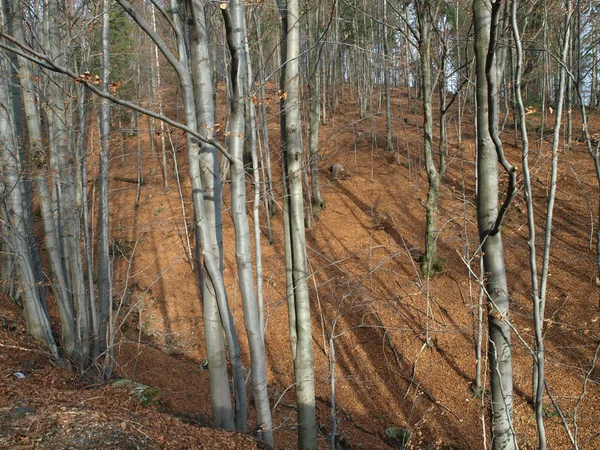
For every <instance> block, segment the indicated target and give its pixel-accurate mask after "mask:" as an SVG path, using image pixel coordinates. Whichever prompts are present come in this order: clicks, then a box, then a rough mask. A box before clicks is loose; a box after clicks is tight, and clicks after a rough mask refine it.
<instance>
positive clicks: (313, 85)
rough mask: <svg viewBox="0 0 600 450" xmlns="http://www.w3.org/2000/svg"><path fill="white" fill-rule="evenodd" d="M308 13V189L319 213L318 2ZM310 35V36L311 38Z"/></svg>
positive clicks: (320, 45)
mask: <svg viewBox="0 0 600 450" xmlns="http://www.w3.org/2000/svg"><path fill="white" fill-rule="evenodd" d="M309 8H310V11H309V14H308V25H307V29H308V35H309V38H308V43H309V47H310V48H311V50H310V54H309V71H310V72H309V75H308V89H309V91H310V110H309V122H310V136H309V150H310V163H309V164H310V189H311V200H312V206H313V213H314V214H315V215H318V214H319V211H321V210H322V209H325V199H324V198H323V195H322V194H321V186H320V183H319V125H320V124H321V118H320V110H321V79H320V76H321V52H322V50H323V43H322V38H321V31H320V30H321V20H320V15H319V11H320V7H319V5H318V4H314V5H311V6H309ZM311 37H312V38H311Z"/></svg>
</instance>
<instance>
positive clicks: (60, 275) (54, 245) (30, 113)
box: [12, 0, 79, 361]
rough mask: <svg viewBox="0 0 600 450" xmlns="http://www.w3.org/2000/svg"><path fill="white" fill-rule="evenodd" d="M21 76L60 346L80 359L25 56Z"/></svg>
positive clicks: (18, 31) (16, 23)
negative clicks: (59, 328)
mask: <svg viewBox="0 0 600 450" xmlns="http://www.w3.org/2000/svg"><path fill="white" fill-rule="evenodd" d="M12 11H14V12H13V13H12V14H13V16H12V17H13V35H14V37H15V39H17V40H19V41H21V42H25V33H24V30H23V13H22V8H21V5H20V4H19V1H18V0H13V9H12ZM18 67H19V80H20V85H21V92H22V96H23V112H24V114H25V119H26V124H27V138H28V142H27V143H26V144H27V145H26V148H27V150H28V159H29V161H31V164H33V165H34V167H32V168H31V169H32V173H33V179H34V182H35V185H36V189H37V193H38V199H39V206H40V212H41V217H42V222H43V224H44V241H45V244H46V252H47V254H48V260H49V265H50V271H51V274H52V290H53V292H54V296H55V298H56V301H57V304H58V310H59V313H60V318H61V335H62V336H61V337H62V339H61V347H62V349H63V350H64V352H65V354H66V355H67V357H68V358H69V359H71V360H74V361H76V360H78V359H79V357H78V354H77V351H78V348H77V339H76V331H75V312H74V310H73V305H72V303H71V297H70V295H69V292H68V291H67V289H66V286H67V282H66V277H65V274H64V270H63V266H62V261H61V256H60V244H59V241H58V233H57V231H56V224H55V222H54V216H53V213H52V199H51V197H50V186H49V185H48V179H47V177H46V173H47V171H48V168H47V167H46V158H45V149H44V146H43V135H42V123H41V117H40V113H39V110H38V104H37V101H36V98H35V91H36V86H35V82H34V74H33V68H32V63H31V61H29V60H28V59H26V58H23V57H18Z"/></svg>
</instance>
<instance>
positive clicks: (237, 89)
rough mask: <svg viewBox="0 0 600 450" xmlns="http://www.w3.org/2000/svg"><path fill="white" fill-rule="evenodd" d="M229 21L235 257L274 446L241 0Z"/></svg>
mask: <svg viewBox="0 0 600 450" xmlns="http://www.w3.org/2000/svg"><path fill="white" fill-rule="evenodd" d="M221 9H222V11H223V17H224V20H225V31H226V33H227V43H228V46H229V51H230V53H231V87H232V94H233V95H232V97H231V122H230V130H231V140H230V151H231V157H232V160H233V161H232V163H231V211H232V216H233V224H234V227H235V235H236V236H235V248H236V251H235V254H236V261H237V269H238V277H239V283H240V291H241V294H242V304H243V308H244V323H245V325H246V334H247V337H248V346H249V347H250V362H251V377H252V392H253V394H254V404H255V406H256V421H257V424H258V427H257V428H258V430H259V433H261V437H262V438H263V439H264V441H265V442H267V443H268V444H269V445H273V427H272V424H271V409H270V407H269V396H268V393H267V371H266V362H265V349H264V341H263V336H262V332H261V329H260V323H259V317H258V307H257V303H256V295H255V290H254V279H253V273H252V258H251V250H250V227H249V225H248V217H247V215H246V178H245V171H244V162H243V152H244V140H245V132H246V130H245V114H244V100H243V97H244V74H245V69H246V58H248V57H249V55H247V54H246V51H245V47H244V44H243V37H244V36H245V34H246V33H245V31H246V24H245V19H244V6H243V3H242V1H241V0H233V1H232V2H231V5H230V12H229V10H228V9H227V7H226V6H225V5H222V6H221Z"/></svg>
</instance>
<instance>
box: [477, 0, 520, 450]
mask: <svg viewBox="0 0 600 450" xmlns="http://www.w3.org/2000/svg"><path fill="white" fill-rule="evenodd" d="M494 7H499V5H495V6H494ZM491 18H492V4H491V3H490V1H489V0H474V2H473V20H474V27H475V58H476V59H475V74H476V92H477V94H476V95H477V110H476V114H477V179H478V183H479V185H478V195H477V222H478V227H479V237H480V240H481V246H482V254H483V265H484V271H485V274H486V279H485V289H486V292H487V295H488V299H487V300H488V327H489V340H490V342H489V368H490V390H491V409H492V435H493V438H492V448H493V449H494V450H500V449H503V450H504V449H515V448H516V436H515V432H514V429H513V420H512V418H513V380H512V349H511V344H510V327H509V325H508V322H507V320H508V312H509V308H508V286H507V281H506V269H505V265H504V248H503V245H502V236H501V233H500V229H499V227H498V226H497V223H496V222H497V219H498V215H499V214H498V213H499V201H498V194H499V192H498V155H497V153H496V147H495V145H494V142H493V141H492V137H491V134H490V126H493V124H490V117H489V116H488V113H489V107H490V105H489V97H488V89H489V87H488V83H489V80H488V76H491V77H496V79H499V78H500V77H499V76H498V75H499V74H500V73H501V68H500V67H498V65H497V60H494V61H493V62H491V64H486V63H487V62H488V58H491V57H493V55H490V48H489V44H490V34H491ZM486 65H487V66H489V67H487V69H488V70H487V71H486ZM492 101H496V102H497V101H498V99H497V97H496V98H493V99H492Z"/></svg>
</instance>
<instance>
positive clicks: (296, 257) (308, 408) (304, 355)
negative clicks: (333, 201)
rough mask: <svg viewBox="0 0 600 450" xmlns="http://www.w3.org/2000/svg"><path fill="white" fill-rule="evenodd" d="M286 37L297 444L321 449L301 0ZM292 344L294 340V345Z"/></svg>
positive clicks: (292, 4)
mask: <svg viewBox="0 0 600 450" xmlns="http://www.w3.org/2000/svg"><path fill="white" fill-rule="evenodd" d="M285 13H286V17H287V35H286V41H285V43H286V52H287V55H286V56H287V59H285V60H284V61H285V92H286V94H287V96H286V98H285V105H284V106H285V134H286V140H285V142H282V145H283V146H284V149H285V150H284V151H285V153H284V164H285V172H284V178H285V179H284V183H286V184H287V192H288V195H289V200H288V202H289V209H288V211H287V212H288V214H289V231H290V233H289V240H290V242H289V246H288V250H291V264H292V267H291V269H292V270H291V272H292V279H293V280H292V281H293V292H292V297H293V309H294V322H292V321H291V322H290V327H292V326H294V327H295V329H296V333H295V334H296V336H297V343H296V345H295V349H292V354H295V358H294V375H295V380H296V404H297V406H298V448H299V449H302V450H303V449H316V448H317V423H316V411H315V387H314V367H313V350H312V332H311V318H310V299H309V293H308V282H307V277H308V274H307V271H306V238H305V232H304V204H303V200H304V196H303V193H302V141H301V125H300V96H299V82H300V80H299V77H300V75H299V70H298V65H299V61H298V58H299V53H300V24H299V10H298V0H289V1H288V2H287V5H286V7H285ZM292 345H293V344H292Z"/></svg>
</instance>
